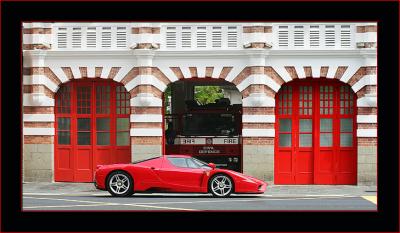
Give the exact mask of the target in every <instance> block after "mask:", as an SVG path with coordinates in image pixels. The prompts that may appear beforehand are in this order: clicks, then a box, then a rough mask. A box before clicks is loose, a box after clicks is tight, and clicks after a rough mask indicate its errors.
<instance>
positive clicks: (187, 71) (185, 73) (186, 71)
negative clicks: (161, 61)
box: [179, 66, 192, 78]
mask: <svg viewBox="0 0 400 233" xmlns="http://www.w3.org/2000/svg"><path fill="white" fill-rule="evenodd" d="M179 68H180V69H181V71H182V74H183V77H184V78H191V77H192V74H191V73H190V69H189V67H187V66H181V67H179Z"/></svg>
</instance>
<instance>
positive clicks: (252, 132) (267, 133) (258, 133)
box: [242, 129, 275, 137]
mask: <svg viewBox="0 0 400 233" xmlns="http://www.w3.org/2000/svg"><path fill="white" fill-rule="evenodd" d="M242 136H243V137H275V129H242Z"/></svg>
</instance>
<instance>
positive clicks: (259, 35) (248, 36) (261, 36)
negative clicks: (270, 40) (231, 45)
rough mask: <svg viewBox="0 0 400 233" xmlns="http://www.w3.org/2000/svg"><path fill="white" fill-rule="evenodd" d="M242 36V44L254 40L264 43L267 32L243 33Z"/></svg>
mask: <svg viewBox="0 0 400 233" xmlns="http://www.w3.org/2000/svg"><path fill="white" fill-rule="evenodd" d="M242 38H243V39H242V41H243V44H247V43H254V42H256V43H257V42H261V43H266V42H267V33H263V32H249V33H243V34H242Z"/></svg>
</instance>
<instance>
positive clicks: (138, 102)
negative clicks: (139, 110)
mask: <svg viewBox="0 0 400 233" xmlns="http://www.w3.org/2000/svg"><path fill="white" fill-rule="evenodd" d="M131 107H162V100H161V99H160V98H157V97H154V96H153V95H152V94H151V93H140V94H138V95H137V96H136V97H133V98H132V99H131Z"/></svg>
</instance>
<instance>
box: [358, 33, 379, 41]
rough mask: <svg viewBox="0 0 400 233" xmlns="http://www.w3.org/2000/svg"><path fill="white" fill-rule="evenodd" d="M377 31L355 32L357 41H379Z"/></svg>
mask: <svg viewBox="0 0 400 233" xmlns="http://www.w3.org/2000/svg"><path fill="white" fill-rule="evenodd" d="M377 36H378V35H377V33H376V32H361V33H355V41H356V43H357V42H377V41H378V40H377Z"/></svg>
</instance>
